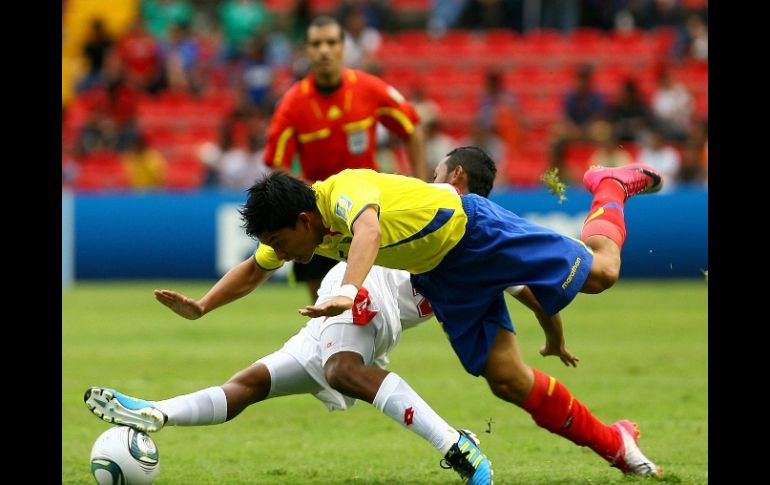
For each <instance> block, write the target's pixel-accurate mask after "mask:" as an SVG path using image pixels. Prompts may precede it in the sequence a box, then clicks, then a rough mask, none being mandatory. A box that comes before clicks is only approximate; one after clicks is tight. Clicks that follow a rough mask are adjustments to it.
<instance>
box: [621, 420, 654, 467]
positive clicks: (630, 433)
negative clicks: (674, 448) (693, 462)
mask: <svg viewBox="0 0 770 485" xmlns="http://www.w3.org/2000/svg"><path fill="white" fill-rule="evenodd" d="M611 427H612V428H613V429H615V430H617V432H618V433H620V436H621V438H622V439H623V444H622V445H621V447H620V450H619V451H618V454H617V455H615V458H614V459H613V460H612V461H611V462H610V465H612V466H614V467H615V468H617V469H619V470H621V471H622V472H623V473H628V474H635V475H657V476H661V475H663V469H662V468H661V467H659V466H658V465H656V464H655V463H653V462H652V461H651V460H650V459H649V458H647V457H646V456H644V453H642V450H641V449H639V436H641V433H640V432H639V426H638V425H637V424H636V423H632V422H631V421H628V420H626V419H623V420H620V421H618V422H616V423H614V424H613V425H612V426H611Z"/></svg>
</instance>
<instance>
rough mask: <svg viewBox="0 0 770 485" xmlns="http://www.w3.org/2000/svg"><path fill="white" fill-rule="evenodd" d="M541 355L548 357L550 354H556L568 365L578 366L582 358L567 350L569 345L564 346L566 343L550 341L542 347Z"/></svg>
mask: <svg viewBox="0 0 770 485" xmlns="http://www.w3.org/2000/svg"><path fill="white" fill-rule="evenodd" d="M540 355H542V356H543V357H547V356H549V355H555V356H556V357H558V358H559V359H561V361H562V362H563V363H564V365H566V366H568V367H569V366H572V367H577V363H578V361H579V360H580V359H578V358H577V356H575V355H572V353H570V351H569V350H567V347H565V346H564V344H561V345H558V346H557V345H550V344H549V343H548V342H546V343H545V345H543V346H542V347H540Z"/></svg>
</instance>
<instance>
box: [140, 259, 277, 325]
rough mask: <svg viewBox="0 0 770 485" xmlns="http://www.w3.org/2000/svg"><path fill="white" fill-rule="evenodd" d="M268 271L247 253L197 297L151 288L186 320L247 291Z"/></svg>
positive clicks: (264, 276)
mask: <svg viewBox="0 0 770 485" xmlns="http://www.w3.org/2000/svg"><path fill="white" fill-rule="evenodd" d="M271 274H273V272H272V271H265V270H263V269H262V268H260V267H259V266H257V264H256V262H255V261H254V258H253V257H250V258H249V259H247V260H246V261H243V262H241V263H238V264H237V265H236V266H234V267H233V268H231V269H230V270H229V271H228V272H227V273H225V275H224V276H222V278H220V279H219V281H217V282H216V283H215V284H214V286H212V287H211V289H210V290H209V291H208V292H207V293H206V294H205V295H204V296H203V298H201V299H200V300H198V301H196V300H194V299H192V298H190V297H187V296H185V295H182V294H181V293H177V292H175V291H172V290H155V292H154V293H155V299H156V300H158V301H159V302H161V303H162V304H164V305H166V306H167V307H169V308H170V309H171V310H172V311H173V312H174V313H176V314H177V315H180V316H182V317H184V318H186V319H188V320H197V319H198V318H200V317H202V316H203V315H205V314H206V313H208V312H210V311H212V310H214V309H216V308H219V307H221V306H222V305H226V304H228V303H230V302H232V301H235V300H237V299H239V298H241V297H244V296H246V295H248V294H249V293H251V292H252V291H254V290H255V289H256V288H257V287H258V286H259V285H261V284H262V283H264V282H265V281H266V280H267V279H268V278H269V277H270V275H271Z"/></svg>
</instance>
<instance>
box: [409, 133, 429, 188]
mask: <svg viewBox="0 0 770 485" xmlns="http://www.w3.org/2000/svg"><path fill="white" fill-rule="evenodd" d="M406 152H407V155H409V163H410V164H411V165H412V175H413V176H414V177H416V178H418V179H420V180H425V181H428V180H430V174H428V161H427V155H426V153H425V132H424V131H423V129H422V126H421V125H420V124H417V125H415V127H414V131H413V132H412V133H411V134H410V135H409V136H408V137H407V139H406Z"/></svg>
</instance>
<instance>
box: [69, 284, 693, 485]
mask: <svg viewBox="0 0 770 485" xmlns="http://www.w3.org/2000/svg"><path fill="white" fill-rule="evenodd" d="M209 287H210V283H209V282H204V283H190V282H173V283H172V282H135V283H134V282H132V283H98V284H97V283H88V284H86V283H83V284H78V285H76V286H75V287H74V288H72V289H69V290H65V291H63V292H62V483H66V484H75V483H77V484H86V483H93V478H92V477H91V475H90V471H89V464H88V457H89V453H90V450H91V445H92V444H93V442H94V440H95V439H96V437H97V436H98V435H99V434H100V433H101V432H103V431H104V430H106V429H107V427H108V426H109V425H108V424H107V423H104V422H103V421H101V420H99V419H97V418H96V417H95V416H93V415H92V414H91V413H90V412H89V411H88V410H87V409H86V407H85V405H84V404H83V392H84V391H85V389H86V388H87V387H89V386H92V385H100V386H108V387H115V388H117V389H119V390H120V391H122V392H125V393H127V394H130V395H133V396H136V397H141V398H145V399H154V400H157V399H164V398H167V397H171V396H175V395H178V394H184V393H188V392H192V391H195V390H198V389H202V388H205V387H209V386H212V385H218V384H221V383H222V382H224V381H225V380H227V379H228V378H229V377H230V376H231V375H232V374H234V373H235V372H236V371H238V370H240V369H242V368H244V367H246V366H248V365H249V364H251V363H252V362H253V361H254V360H256V359H257V358H259V357H261V356H263V355H265V354H267V353H270V352H272V351H274V350H276V349H278V348H280V346H281V345H282V344H283V342H284V341H285V340H286V339H287V338H289V337H290V336H292V335H293V334H294V333H296V331H297V330H299V328H301V327H302V326H303V325H304V319H303V318H302V317H301V316H299V315H298V314H297V311H296V310H297V309H298V308H300V307H301V306H303V305H305V304H306V300H307V295H306V290H305V288H304V287H296V288H291V287H288V286H286V285H283V284H280V283H274V284H267V285H265V286H264V287H262V288H260V289H258V290H257V291H255V292H254V293H253V294H252V295H250V296H248V297H246V298H244V299H242V300H239V301H238V302H235V303H233V304H230V305H229V306H226V307H223V308H220V309H219V310H217V311H215V312H213V313H211V314H209V315H207V316H205V317H204V318H203V319H201V320H198V321H192V322H191V321H188V320H184V319H182V318H180V317H177V316H176V315H174V314H172V313H171V312H170V311H169V310H168V309H166V308H165V307H163V306H162V305H160V304H159V303H157V302H156V301H155V300H154V298H153V296H152V290H153V289H154V288H172V289H175V290H177V291H181V292H183V293H185V294H188V295H189V296H193V297H200V296H201V295H203V293H205V291H206V290H207V289H208V288H209ZM509 302H510V305H509V307H510V309H511V313H512V316H513V320H514V325H515V326H516V328H517V332H518V334H519V342H520V346H521V349H522V352H523V354H524V358H525V360H526V361H527V363H529V364H530V365H532V366H535V367H537V368H539V369H541V370H542V371H544V372H547V373H549V374H551V375H553V376H555V377H556V378H558V379H559V380H560V381H561V382H563V383H564V384H565V385H566V386H567V387H568V388H569V389H570V390H571V391H572V393H573V394H574V395H575V396H576V398H577V399H580V400H581V401H582V402H583V403H584V404H586V405H587V406H588V407H589V408H590V409H591V410H592V411H593V412H594V414H595V415H596V416H597V417H599V418H600V419H602V420H603V421H605V422H607V423H611V422H613V421H615V420H617V419H621V418H629V419H633V420H635V421H637V422H638V423H639V425H640V427H641V430H642V437H641V440H640V444H641V446H642V449H643V451H644V452H645V453H646V454H647V455H648V456H649V457H650V458H651V459H653V460H654V461H656V462H657V463H658V464H660V465H661V466H663V468H664V470H665V476H664V478H663V479H661V480H657V481H660V482H663V483H686V484H706V483H708V328H707V325H708V287H707V285H706V283H704V282H703V281H702V280H687V281H677V280H665V281H650V280H645V281H641V280H639V281H634V280H626V281H621V282H620V283H618V284H617V285H615V287H613V288H611V289H610V290H608V291H606V292H604V293H603V294H600V295H583V294H581V295H579V296H578V297H577V298H576V299H575V301H573V302H572V304H571V305H570V306H569V307H567V308H566V309H565V310H564V311H563V312H562V318H563V321H564V327H565V333H566V338H567V347H568V348H569V349H570V350H571V351H572V352H573V353H574V354H576V355H577V356H578V357H580V363H579V365H578V367H577V368H576V369H575V368H567V367H565V366H564V365H563V364H561V362H560V361H559V360H558V359H557V358H556V357H548V358H544V357H541V356H540V355H539V354H538V353H537V351H538V349H539V347H540V346H541V345H542V344H543V342H544V339H543V334H542V331H541V330H540V328H539V326H538V324H537V321H536V320H535V319H534V317H533V316H532V314H531V313H530V312H529V311H528V310H526V309H525V308H524V307H523V306H521V305H519V304H518V303H517V302H516V301H514V300H512V299H510V300H509ZM389 368H390V369H391V370H393V371H395V372H398V373H399V374H400V375H401V376H402V377H403V378H404V379H406V380H407V382H409V383H410V385H411V386H412V387H413V388H414V389H415V390H417V392H418V393H420V394H421V395H422V397H423V398H424V399H425V400H426V401H427V402H428V403H429V404H431V405H432V406H433V408H434V409H435V410H436V411H437V412H438V413H439V414H441V415H442V416H443V417H444V418H445V419H446V420H447V421H448V422H449V423H450V424H452V425H454V426H457V427H467V428H470V429H472V430H474V431H475V432H476V433H477V434H478V435H479V437H480V438H481V447H482V449H483V451H484V452H485V453H486V454H487V455H488V456H489V457H490V459H491V460H492V464H493V467H494V471H495V475H494V478H495V483H496V484H498V485H505V484H565V485H566V484H578V483H580V484H583V483H594V484H595V483H602V484H604V483H608V484H612V483H623V484H627V483H637V482H639V483H651V482H650V481H649V480H645V479H641V478H635V477H624V476H623V475H622V474H621V473H620V472H619V471H617V470H616V469H614V468H610V467H609V466H608V465H607V464H606V463H605V462H604V461H603V460H601V459H600V458H599V457H597V456H596V455H595V454H594V453H593V452H592V451H590V450H589V449H587V448H579V447H577V446H575V445H573V444H572V443H570V442H568V441H566V440H564V439H563V438H560V437H558V436H556V435H554V434H551V433H549V432H547V431H545V430H543V429H541V428H538V427H537V426H536V425H535V424H534V423H533V422H532V420H531V418H530V417H529V415H528V414H526V413H525V412H524V411H522V410H520V409H518V408H516V407H515V406H513V405H510V404H507V403H505V402H503V401H501V400H499V399H497V398H495V397H494V396H493V395H492V394H491V393H490V392H489V389H488V387H487V385H486V383H485V381H484V380H483V379H481V378H474V377H473V376H471V375H469V374H467V373H465V371H464V370H463V369H462V367H461V365H460V363H459V361H458V360H457V358H456V357H455V356H454V353H453V352H452V350H451V348H450V346H449V344H448V342H447V341H446V338H445V337H444V334H443V332H442V331H441V329H440V328H439V326H438V325H437V323H436V322H435V320H431V321H429V322H427V323H426V324H424V325H422V326H421V327H418V328H416V329H412V330H409V331H408V332H406V333H405V334H404V335H403V336H402V340H401V342H400V343H399V345H398V346H397V347H396V349H395V351H394V352H393V353H392V354H391V365H390V367H389ZM488 431H491V432H488ZM153 438H154V439H155V442H156V443H157V445H158V447H159V449H160V457H161V469H160V474H159V476H158V479H157V481H156V482H155V483H157V484H158V485H170V484H208V483H217V484H220V483H226V484H241V483H252V484H254V483H256V484H319V485H320V484H324V485H333V484H372V485H392V484H436V485H438V484H451V483H461V482H460V480H459V478H457V476H456V475H455V474H454V472H452V471H451V470H442V469H441V468H439V466H438V462H439V459H440V458H441V457H440V456H439V455H438V453H436V451H435V450H434V449H433V448H432V447H431V446H430V445H429V444H428V443H426V442H424V441H423V440H422V439H421V438H419V437H418V436H417V435H415V434H413V433H411V432H409V431H407V430H405V429H403V428H402V427H400V426H399V425H397V424H396V423H394V422H393V421H391V420H390V419H389V418H387V417H385V416H383V415H381V414H380V413H379V412H378V411H377V410H376V409H374V408H373V407H371V406H370V405H368V404H366V403H361V402H359V403H357V404H356V406H354V407H353V408H352V409H350V410H348V411H344V412H334V413H330V412H328V411H327V410H326V408H325V407H324V406H323V404H321V402H320V401H317V400H316V399H315V398H313V397H311V396H291V397H285V398H278V399H272V400H268V401H266V402H262V403H259V404H257V405H255V406H252V407H250V408H248V409H247V410H246V411H244V412H243V413H242V414H241V415H240V416H239V417H237V418H236V419H235V420H233V421H231V422H228V423H225V424H223V425H219V426H209V427H169V428H166V429H164V430H162V431H161V432H159V433H156V434H154V435H153Z"/></svg>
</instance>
